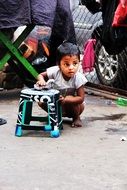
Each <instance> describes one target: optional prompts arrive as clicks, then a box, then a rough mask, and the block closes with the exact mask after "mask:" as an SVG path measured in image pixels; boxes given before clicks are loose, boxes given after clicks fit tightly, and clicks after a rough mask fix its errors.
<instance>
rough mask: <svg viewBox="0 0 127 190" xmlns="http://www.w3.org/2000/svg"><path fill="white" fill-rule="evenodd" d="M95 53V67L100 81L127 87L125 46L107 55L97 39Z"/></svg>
mask: <svg viewBox="0 0 127 190" xmlns="http://www.w3.org/2000/svg"><path fill="white" fill-rule="evenodd" d="M95 55H96V59H95V69H96V73H97V77H98V79H99V81H100V83H101V84H104V85H107V86H112V87H115V88H120V89H127V48H125V49H124V50H123V51H122V52H121V53H120V54H117V55H109V54H108V53H107V52H106V50H105V48H104V46H103V45H102V44H101V42H100V40H99V39H97V41H96V47H95Z"/></svg>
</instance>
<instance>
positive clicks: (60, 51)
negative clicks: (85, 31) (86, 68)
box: [56, 41, 80, 65]
mask: <svg viewBox="0 0 127 190" xmlns="http://www.w3.org/2000/svg"><path fill="white" fill-rule="evenodd" d="M66 55H71V56H73V55H76V56H78V59H79V61H80V50H79V48H78V46H77V45H76V44H73V43H71V42H67V41H64V42H63V43H62V44H61V45H60V46H59V47H58V48H57V51H56V60H57V64H58V65H59V64H60V61H61V59H62V58H63V57H64V56H66Z"/></svg>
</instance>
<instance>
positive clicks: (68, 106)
mask: <svg viewBox="0 0 127 190" xmlns="http://www.w3.org/2000/svg"><path fill="white" fill-rule="evenodd" d="M56 59H57V64H58V66H53V67H50V68H48V69H47V70H46V72H43V73H41V74H39V75H38V77H37V80H38V81H37V83H36V85H38V86H45V85H46V80H48V79H54V80H55V82H54V83H55V86H56V88H57V89H58V90H59V91H60V94H61V95H60V101H61V104H62V112H63V116H64V117H69V118H72V119H73V122H72V127H82V122H81V119H80V114H81V113H82V112H83V110H84V104H83V102H84V97H85V92H84V86H83V85H84V84H85V83H86V82H87V79H86V78H85V77H84V75H82V74H81V73H80V72H78V68H79V64H80V63H79V61H80V52H79V49H78V47H77V46H76V45H75V44H72V43H70V42H63V43H62V44H61V45H60V46H59V47H58V48H57V54H56ZM39 105H40V106H41V107H42V108H43V106H42V103H41V102H40V103H39Z"/></svg>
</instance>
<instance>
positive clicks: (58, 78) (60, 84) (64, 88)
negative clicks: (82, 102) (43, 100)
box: [47, 66, 87, 96]
mask: <svg viewBox="0 0 127 190" xmlns="http://www.w3.org/2000/svg"><path fill="white" fill-rule="evenodd" d="M47 75H48V78H49V79H54V80H55V81H54V84H55V86H54V88H57V89H58V90H60V92H61V94H62V95H63V96H66V95H74V94H75V93H76V89H78V88H79V87H81V86H82V85H85V84H86V83H87V79H86V77H85V76H84V75H83V74H82V73H80V72H77V73H76V74H75V75H74V77H72V78H71V79H70V80H69V81H66V80H65V79H64V78H63V76H62V73H61V71H60V68H59V66H53V67H50V68H48V69H47Z"/></svg>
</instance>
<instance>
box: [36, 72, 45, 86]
mask: <svg viewBox="0 0 127 190" xmlns="http://www.w3.org/2000/svg"><path fill="white" fill-rule="evenodd" d="M37 80H38V81H37V82H36V85H37V86H39V87H42V86H46V81H45V79H44V77H43V76H42V75H41V74H39V75H38V77H37Z"/></svg>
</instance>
